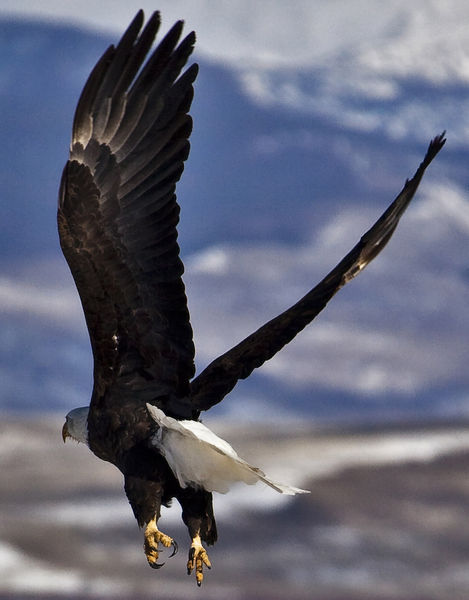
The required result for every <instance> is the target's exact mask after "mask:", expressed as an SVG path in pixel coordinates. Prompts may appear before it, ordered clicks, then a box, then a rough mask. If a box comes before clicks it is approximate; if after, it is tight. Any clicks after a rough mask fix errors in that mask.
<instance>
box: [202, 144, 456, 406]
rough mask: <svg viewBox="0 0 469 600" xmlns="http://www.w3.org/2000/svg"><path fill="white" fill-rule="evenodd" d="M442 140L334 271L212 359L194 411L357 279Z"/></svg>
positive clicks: (385, 239)
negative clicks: (275, 315) (281, 311)
mask: <svg viewBox="0 0 469 600" xmlns="http://www.w3.org/2000/svg"><path fill="white" fill-rule="evenodd" d="M445 141H446V140H445V139H444V133H443V134H441V135H440V136H438V137H436V138H434V139H433V140H432V141H431V143H430V146H429V148H428V150H427V153H426V155H425V158H424V159H423V161H422V163H421V164H420V166H419V168H418V169H417V172H416V173H415V175H414V177H413V178H412V179H411V180H410V181H409V180H407V181H406V183H405V185H404V188H403V189H402V191H401V193H400V194H399V195H398V196H397V198H396V199H395V200H394V202H393V203H392V204H391V205H390V206H389V208H388V209H387V210H386V211H385V212H384V213H383V215H382V216H381V217H380V218H379V219H378V220H377V221H376V223H375V224H374V225H373V227H372V228H371V229H370V230H369V231H367V232H366V233H365V235H363V237H362V238H361V239H360V241H359V242H358V244H357V245H356V246H355V247H354V248H353V249H352V250H351V251H350V252H349V253H348V254H347V256H345V258H343V259H342V260H341V261H340V263H339V264H338V265H337V266H336V267H335V269H333V270H332V271H331V272H330V273H329V274H328V275H327V276H326V277H325V278H324V279H323V280H322V281H321V282H320V283H319V284H318V285H317V286H316V287H314V288H313V289H312V290H311V291H310V292H308V293H307V294H306V296H304V297H303V298H302V299H301V300H300V301H299V302H297V303H296V304H294V305H293V306H292V307H291V308H289V309H288V310H286V311H285V312H283V313H282V314H280V315H279V316H278V317H275V318H274V319H272V320H271V321H269V322H268V323H266V324H265V325H264V326H263V327H261V328H260V329H258V330H257V331H256V332H254V333H253V334H251V335H250V336H249V337H247V338H246V339H245V340H243V341H242V342H240V343H239V344H238V345H237V346H235V347H234V348H232V349H231V350H229V351H228V352H226V353H225V354H223V355H222V356H220V357H219V358H217V359H216V360H214V361H213V362H212V363H211V364H210V365H209V366H208V367H207V368H206V369H205V370H204V371H202V373H201V374H200V375H199V376H198V377H196V378H195V379H194V380H193V381H192V383H191V400H192V404H193V408H194V410H198V411H201V410H207V409H209V408H210V407H211V406H213V405H214V404H217V402H220V401H221V400H222V399H223V398H224V397H225V395H226V394H228V393H229V392H230V391H231V390H232V389H233V388H234V386H235V385H236V383H237V381H238V380H239V379H245V378H246V377H248V376H249V375H250V374H251V373H252V371H253V370H254V369H256V368H257V367H260V366H261V365H262V364H263V363H264V362H265V361H266V360H269V359H270V358H272V356H274V354H276V353H277V352H278V351H279V350H280V349H281V348H283V346H285V345H286V344H288V342H290V341H291V340H292V339H293V338H294V337H295V336H296V334H297V333H299V332H300V331H301V330H302V329H303V328H304V327H305V326H306V325H307V324H308V323H310V322H311V321H312V320H313V319H314V318H315V317H316V315H318V314H319V313H320V312H321V311H322V309H323V308H324V307H325V306H326V304H327V303H328V302H329V300H330V299H331V298H332V297H333V296H334V294H336V292H338V291H339V290H340V288H341V287H343V286H344V285H345V284H346V283H348V282H349V281H350V280H351V279H353V278H354V277H355V276H356V275H358V273H359V272H360V271H361V270H362V269H364V268H365V267H366V265H367V264H368V263H369V262H371V261H372V260H373V259H374V258H375V256H377V255H378V254H379V253H380V252H381V250H382V249H383V248H384V246H385V245H386V244H387V242H388V241H389V239H390V238H391V236H392V234H393V232H394V230H395V229H396V227H397V224H398V223H399V219H400V218H401V216H402V214H403V212H404V211H405V209H406V208H407V206H408V204H409V202H410V201H411V200H412V198H413V196H414V194H415V192H416V190H417V188H418V185H419V183H420V180H421V179H422V176H423V174H424V172H425V169H426V168H427V167H428V165H429V164H430V163H431V161H432V160H433V159H434V158H435V156H436V155H437V153H438V152H439V151H440V150H441V148H442V147H443V144H444V143H445Z"/></svg>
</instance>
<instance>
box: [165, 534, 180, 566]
mask: <svg viewBox="0 0 469 600" xmlns="http://www.w3.org/2000/svg"><path fill="white" fill-rule="evenodd" d="M171 546H172V547H173V551H172V552H171V554H170V555H169V556H168V558H171V557H172V556H174V555H175V554H177V552H178V550H179V547H178V545H177V542H176V541H175V540H172V542H171ZM163 564H164V563H163Z"/></svg>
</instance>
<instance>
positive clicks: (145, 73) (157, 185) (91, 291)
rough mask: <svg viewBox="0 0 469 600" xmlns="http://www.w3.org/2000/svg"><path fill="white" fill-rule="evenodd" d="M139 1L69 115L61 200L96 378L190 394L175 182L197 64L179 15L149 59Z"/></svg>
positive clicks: (190, 350) (64, 236)
mask: <svg viewBox="0 0 469 600" xmlns="http://www.w3.org/2000/svg"><path fill="white" fill-rule="evenodd" d="M159 23H160V20H159V15H158V13H155V14H154V15H153V16H152V17H151V19H150V20H149V21H148V23H147V24H146V26H145V28H144V29H143V30H142V31H141V32H140V30H141V28H142V26H143V12H142V11H140V12H139V13H138V14H137V16H136V17H135V19H134V20H133V22H132V23H131V25H130V26H129V28H128V29H127V31H126V32H125V34H124V35H123V37H122V39H121V41H120V42H119V44H118V45H117V46H116V47H114V46H110V47H109V48H108V50H107V51H106V52H105V53H104V55H103V56H102V58H101V59H100V60H99V62H98V64H97V65H96V67H95V68H94V70H93V71H92V73H91V75H90V77H89V79H88V81H87V83H86V85H85V88H84V90H83V92H82V94H81V97H80V100H79V102H78V106H77V109H76V113H75V119H74V123H73V135H72V143H71V150H70V159H69V161H68V163H67V164H66V166H65V169H64V172H63V175H62V182H61V190H60V197H59V207H58V224H59V234H60V242H61V246H62V249H63V252H64V255H65V257H66V259H67V262H68V264H69V266H70V269H71V271H72V274H73V277H74V279H75V282H76V285H77V288H78V291H79V294H80V297H81V301H82V304H83V309H84V312H85V317H86V322H87V326H88V331H89V334H90V338H91V345H92V348H93V355H94V360H95V371H94V373H95V385H99V383H100V382H101V384H103V385H106V384H107V382H110V381H113V380H116V378H124V379H125V377H127V378H129V379H130V378H132V377H138V378H139V379H140V380H141V381H144V380H147V381H152V382H157V385H158V386H159V388H160V390H161V393H162V394H164V393H169V392H171V393H172V394H176V395H185V394H187V391H188V385H189V383H188V382H189V380H190V378H191V377H192V376H193V374H194V346H193V341H192V329H191V326H190V322H189V313H188V310H187V301H186V295H185V290H184V285H183V283H182V279H181V275H182V272H183V265H182V262H181V260H180V258H179V247H178V244H177V232H176V225H177V223H178V220H179V206H178V204H177V202H176V196H175V186H176V182H177V180H178V179H179V178H180V176H181V173H182V171H183V167H184V161H185V160H186V158H187V156H188V154H189V142H188V138H189V135H190V133H191V129H192V121H191V118H190V117H189V115H188V114H187V113H188V110H189V108H190V105H191V101H192V97H193V86H192V84H193V82H194V80H195V77H196V75H197V65H192V66H191V67H189V68H188V69H187V70H186V71H185V72H184V73H183V74H182V75H180V73H181V71H182V69H183V67H184V65H185V64H186V62H187V60H188V57H189V56H190V54H191V52H192V50H193V46H194V42H195V35H194V33H191V34H189V35H188V36H187V37H186V38H185V39H183V40H182V41H181V42H180V43H179V45H178V42H179V38H180V36H181V33H182V26H183V24H182V22H178V23H176V24H175V25H174V27H173V28H172V29H171V30H170V31H169V33H168V34H167V35H166V36H165V37H164V39H163V40H162V41H161V42H160V44H159V45H158V46H157V48H156V49H155V50H154V51H153V53H152V54H151V56H150V57H149V58H148V60H147V61H146V64H145V65H144V66H142V65H143V63H144V62H145V57H146V55H147V54H148V52H149V50H150V47H151V45H152V42H153V40H154V38H155V36H156V33H157V31H158V28H159Z"/></svg>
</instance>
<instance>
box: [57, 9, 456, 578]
mask: <svg viewBox="0 0 469 600" xmlns="http://www.w3.org/2000/svg"><path fill="white" fill-rule="evenodd" d="M143 24H144V17H143V12H142V11H140V12H139V13H138V14H137V15H136V17H135V19H134V20H133V21H132V23H131V24H130V26H129V28H128V29H127V31H126V32H125V33H124V35H123V36H122V39H121V40H120V42H119V44H118V45H117V46H116V47H114V46H110V47H109V48H108V49H107V50H106V52H105V53H104V54H103V56H102V57H101V59H100V60H99V61H98V63H97V65H96V66H95V68H94V69H93V71H92V73H91V75H90V77H89V79H88V81H87V82H86V85H85V87H84V89H83V92H82V94H81V96H80V99H79V101H78V105H77V108H76V112H75V118H74V121H73V133H72V142H71V147H70V157H69V160H68V162H67V164H66V165H65V168H64V171H63V175H62V181H61V186H60V193H59V204H58V227H59V235H60V243H61V247H62V250H63V253H64V255H65V258H66V260H67V262H68V264H69V267H70V270H71V272H72V274H73V277H74V279H75V283H76V286H77V289H78V292H79V294H80V298H81V301H82V305H83V310H84V313H85V318H86V323H87V326H88V331H89V334H90V340H91V346H92V351H93V357H94V386H93V393H92V397H91V402H90V406H89V407H83V408H79V409H75V410H73V411H71V412H70V413H69V414H68V415H67V418H66V422H65V425H64V428H63V437H64V440H65V439H66V437H67V436H71V437H73V438H75V439H77V440H79V441H82V442H85V443H86V444H88V446H89V447H90V449H91V450H92V451H93V452H94V453H95V454H96V456H98V457H99V458H102V459H103V460H107V461H110V462H111V463H113V464H114V465H116V466H117V467H118V468H119V469H120V470H121V472H122V473H123V475H124V487H125V491H126V494H127V497H128V499H129V502H130V504H131V506H132V509H133V512H134V515H135V517H136V519H137V522H138V524H139V526H140V527H143V528H144V544H145V553H146V557H147V560H148V563H149V564H150V566H152V567H155V568H159V567H160V566H161V565H160V564H159V562H158V552H159V545H160V544H162V545H163V546H167V547H169V546H173V548H174V550H173V553H174V552H175V551H176V549H177V546H176V544H175V542H174V541H173V540H172V539H171V538H170V537H169V536H167V535H165V534H164V533H162V532H161V531H159V529H158V527H157V522H158V519H159V516H160V507H161V505H162V504H164V505H167V504H168V503H169V502H170V501H171V499H172V498H176V499H177V500H178V501H179V503H180V504H181V507H182V518H183V520H184V523H185V524H186V525H187V527H188V530H189V534H190V537H191V540H192V543H191V546H190V550H189V560H188V563H187V569H188V573H191V572H192V571H194V570H195V573H196V580H197V583H198V584H199V585H200V583H201V582H202V578H203V567H204V565H205V566H207V567H209V566H210V561H209V558H208V555H207V552H206V550H205V548H204V547H203V544H202V542H205V543H207V544H213V543H214V542H215V541H216V539H217V529H216V524H215V518H214V515H213V507H212V493H211V492H212V491H214V490H218V491H221V492H225V491H226V490H227V489H228V487H229V486H230V485H231V484H232V483H233V482H235V481H245V482H246V483H249V484H251V483H255V482H256V481H259V480H260V481H264V482H265V483H266V484H267V485H269V486H271V487H273V488H274V489H276V490H277V491H279V492H281V493H290V494H291V493H299V492H303V491H304V490H300V489H298V488H293V487H291V486H288V485H286V484H283V483H278V482H275V481H272V480H271V479H270V478H269V477H267V475H265V474H264V473H263V472H262V471H261V470H260V469H258V468H257V467H253V466H252V465H249V464H248V463H246V462H245V461H244V460H243V459H241V458H240V457H239V456H238V455H237V454H236V452H235V451H234V450H233V448H231V446H230V445H229V444H228V443H227V442H225V441H224V440H221V438H219V437H218V436H216V435H215V434H213V433H212V432H211V431H210V430H209V429H208V428H206V427H205V426H203V425H202V424H201V423H199V421H198V419H199V415H200V412H201V411H204V410H207V409H209V408H210V407H211V406H213V405H214V404H216V403H218V402H220V401H221V400H222V399H223V398H224V396H225V395H226V394H228V393H229V392H230V391H231V390H232V389H233V387H234V386H235V385H236V383H237V381H238V380H239V379H244V378H246V377H248V376H249V375H250V373H251V372H252V371H253V370H254V369H255V368H257V367H260V366H261V365H262V364H263V363H264V362H265V361H267V360H269V359H270V358H271V357H272V356H274V354H276V352H278V351H279V350H280V349H281V348H282V347H283V346H284V345H285V344H288V342H290V341H291V340H292V339H293V338H294V337H295V335H296V334H297V333H299V332H300V331H301V330H302V329H303V328H304V327H305V326H306V325H307V324H308V323H310V322H311V321H312V320H313V319H314V317H315V316H316V315H317V314H318V313H319V312H320V311H321V310H322V309H323V308H324V307H325V306H326V304H327V302H328V301H329V300H330V299H331V298H332V297H333V296H334V294H335V293H336V292H337V291H338V290H339V289H340V288H341V287H342V286H344V285H345V284H346V283H347V282H348V281H350V280H351V279H352V278H353V277H355V276H356V275H357V274H358V273H359V272H360V271H361V270H362V269H363V268H364V267H365V266H366V265H367V264H368V263H369V262H370V261H371V260H373V258H374V257H375V256H376V255H377V254H378V253H379V252H380V251H381V250H382V249H383V248H384V246H385V245H386V243H387V242H388V240H389V238H390V237H391V235H392V233H393V232H394V230H395V228H396V226H397V224H398V222H399V219H400V217H401V216H402V214H403V212H404V210H405V209H406V207H407V206H408V204H409V202H410V201H411V199H412V197H413V196H414V194H415V192H416V190H417V187H418V185H419V183H420V180H421V178H422V176H423V174H424V171H425V169H426V168H427V166H428V165H429V164H430V162H431V161H432V160H433V158H434V157H435V156H436V154H437V153H438V152H439V150H440V149H441V148H442V146H443V144H444V143H445V140H444V135H440V136H438V137H436V138H435V139H433V140H432V142H431V143H430V146H429V148H428V150H427V153H426V155H425V157H424V159H423V161H422V163H421V164H420V166H419V168H418V169H417V172H416V173H415V175H414V177H413V178H412V179H410V180H408V181H406V183H405V185H404V188H403V189H402V191H401V192H400V194H399V195H398V196H397V198H396V199H395V200H394V202H393V203H392V204H391V205H390V206H389V208H388V209H387V210H386V211H385V213H384V214H383V215H382V216H381V217H380V219H378V221H377V222H376V223H375V224H374V225H373V226H372V227H371V229H370V230H369V231H368V232H367V233H365V234H364V235H363V236H362V238H361V239H360V240H359V242H358V243H357V245H356V246H355V247H354V248H353V249H352V250H351V251H350V252H349V253H348V254H347V256H345V258H344V259H343V260H342V261H341V262H340V263H339V264H338V265H337V266H336V267H335V268H334V269H333V270H332V271H331V272H330V273H329V274H328V275H327V276H326V277H325V278H324V279H323V280H322V281H321V282H320V283H319V284H318V285H317V286H316V287H314V288H313V289H312V290H311V291H310V292H308V293H307V294H306V295H305V296H304V297H303V298H302V299H301V300H299V301H298V302H297V303H296V304H294V305H293V306H292V307H291V308H289V309H287V310H286V311H285V312H283V313H282V314H281V315H279V316H278V317H276V318H274V319H272V320H271V321H269V322H268V323H267V324H265V325H264V326H262V327H261V328H260V329H258V330H257V331H256V332H255V333H253V334H252V335H250V336H249V337H247V338H246V339H245V340H243V341H242V342H241V343H239V344H238V345H236V346H235V347H234V348H232V349H231V350H229V351H228V352H226V353H225V354H223V355H222V356H220V357H219V358H217V359H216V360H214V361H213V362H212V363H211V364H210V365H209V366H208V367H207V368H206V369H205V370H204V371H202V373H200V375H198V376H197V377H196V378H195V379H193V377H194V374H195V368H194V344H193V340H192V329H191V325H190V320H189V311H188V308H187V299H186V295H185V290H184V284H183V282H182V278H181V276H182V273H183V270H184V269H183V265H182V262H181V259H180V258H179V246H178V244H177V229H176V227H177V223H178V220H179V205H178V203H177V201H176V196H175V188H176V182H177V181H178V179H179V178H180V176H181V174H182V171H183V168H184V161H185V160H186V159H187V157H188V154H189V141H188V139H189V136H190V133H191V129H192V120H191V118H190V116H189V114H188V111H189V109H190V105H191V101H192V97H193V82H194V80H195V78H196V75H197V65H192V66H190V67H189V68H187V69H186V70H185V71H184V72H182V71H183V69H184V67H185V65H186V63H187V60H188V58H189V56H190V54H191V52H192V50H193V47H194V43H195V35H194V33H190V34H189V35H188V36H187V37H185V38H183V39H182V41H180V38H181V34H182V28H183V24H182V22H181V21H178V22H177V23H176V24H175V25H174V26H173V27H172V28H171V29H170V31H169V32H168V33H167V34H166V35H165V37H164V38H163V39H162V40H161V41H160V43H159V44H158V46H157V47H156V49H155V50H153V52H152V53H151V54H150V56H149V58H147V56H148V53H149V52H150V48H151V46H152V43H153V41H154V39H155V36H156V34H157V31H158V28H159V25H160V18H159V14H158V13H154V14H153V15H152V17H151V18H150V19H149V20H148V22H147V24H146V25H145V27H143ZM142 27H143V29H142Z"/></svg>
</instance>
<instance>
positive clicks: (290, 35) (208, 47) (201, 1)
mask: <svg viewBox="0 0 469 600" xmlns="http://www.w3.org/2000/svg"><path fill="white" fill-rule="evenodd" d="M139 8H143V9H144V10H145V12H146V14H147V15H149V14H150V13H151V12H152V11H153V10H154V9H155V8H157V9H158V10H160V12H161V14H162V17H163V29H167V28H168V27H169V26H170V25H171V24H172V23H173V22H174V21H175V20H177V19H181V18H182V19H184V20H185V21H186V23H187V27H188V28H190V29H195V30H196V32H197V36H198V44H197V49H198V52H200V54H203V55H205V56H209V57H211V58H214V59H217V60H224V61H230V62H236V64H238V65H239V66H241V67H243V66H246V64H249V63H252V62H254V63H257V64H259V62H260V63H261V64H262V65H264V66H279V65H290V66H300V65H308V64H315V63H319V64H321V65H324V64H327V58H328V57H329V56H331V55H332V56H337V54H338V53H340V52H345V53H349V52H350V51H351V49H353V52H354V53H357V52H358V53H359V55H360V56H361V57H362V58H361V60H363V61H365V62H367V63H368V64H369V66H371V65H373V66H374V68H376V69H386V68H391V65H392V69H394V70H395V69H396V63H399V64H400V65H401V66H400V68H401V69H402V70H404V71H405V72H406V73H407V72H408V71H409V70H412V69H416V70H417V69H418V70H419V71H420V72H421V70H422V69H424V70H425V69H428V64H429V62H430V61H429V59H430V58H431V64H432V69H433V68H435V69H436V70H437V71H438V70H439V71H440V72H441V71H443V72H445V73H446V72H447V71H452V74H453V75H454V71H455V70H456V71H457V72H458V76H459V77H463V78H464V79H466V78H469V61H468V60H467V55H468V54H469V52H468V41H467V40H468V38H469V36H467V27H466V24H467V23H468V22H469V3H467V2H465V0H435V1H431V2H430V1H429V0H413V2H408V0H389V1H388V2H386V3H383V2H380V1H379V0H328V1H324V0H316V1H312V0H292V1H291V2H285V1H284V0H270V1H269V0H236V2H233V1H232V0H197V1H194V0H151V1H149V0H101V1H100V2H99V3H97V2H96V1H95V0H79V1H78V0H70V1H66V0H42V1H41V2H37V3H32V2H31V0H0V15H5V14H15V15H18V14H21V15H25V16H28V17H32V16H35V17H41V18H48V19H54V20H60V21H65V22H74V23H77V24H82V25H86V26H87V27H93V28H97V29H100V30H103V31H104V30H106V31H109V32H119V33H120V32H122V30H123V29H124V28H125V27H126V25H127V24H128V23H129V21H130V19H131V18H132V16H133V15H134V14H135V12H136V11H137V10H138V9H139ZM441 61H442V62H443V66H441V65H440V62H441ZM439 65H440V67H439ZM440 77H441V73H440Z"/></svg>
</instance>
